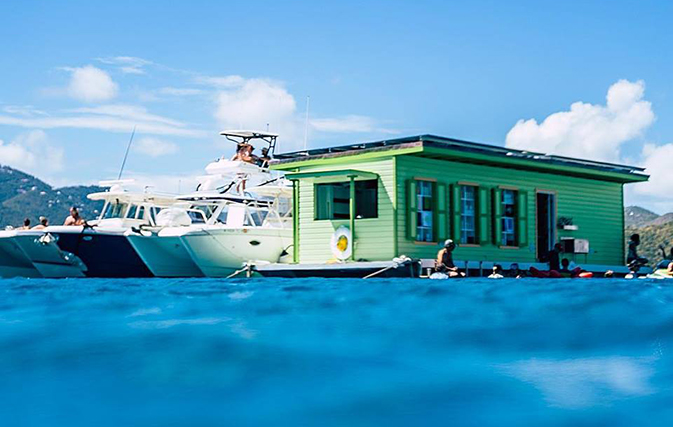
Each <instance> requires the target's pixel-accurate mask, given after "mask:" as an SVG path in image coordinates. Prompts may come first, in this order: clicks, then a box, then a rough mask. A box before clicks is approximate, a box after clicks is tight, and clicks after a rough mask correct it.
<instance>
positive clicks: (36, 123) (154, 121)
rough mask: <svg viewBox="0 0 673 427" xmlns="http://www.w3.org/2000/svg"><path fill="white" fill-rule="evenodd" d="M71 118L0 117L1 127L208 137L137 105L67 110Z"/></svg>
mask: <svg viewBox="0 0 673 427" xmlns="http://www.w3.org/2000/svg"><path fill="white" fill-rule="evenodd" d="M66 112H67V113H69V114H68V115H61V116H49V117H17V116H10V115H0V125H2V124H4V125H11V126H19V127H26V128H41V129H52V128H76V129H97V130H103V131H108V132H122V133H128V132H131V130H132V129H133V128H134V127H136V128H137V131H138V132H142V133H145V134H152V135H173V136H184V137H203V136H206V135H207V133H206V132H204V131H203V130H198V129H193V128H190V127H188V126H187V125H186V124H184V123H182V122H179V121H177V120H173V119H170V118H166V117H163V116H159V115H156V114H151V113H149V112H148V111H147V110H146V109H145V108H144V107H141V106H133V105H102V106H98V107H85V108H78V109H74V110H67V111H66Z"/></svg>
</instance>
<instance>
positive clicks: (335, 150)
mask: <svg viewBox="0 0 673 427" xmlns="http://www.w3.org/2000/svg"><path fill="white" fill-rule="evenodd" d="M404 148H417V149H420V150H419V152H418V153H417V154H419V155H423V154H424V152H425V151H428V152H431V151H433V149H434V151H435V152H436V151H437V149H439V150H440V151H444V150H446V152H447V153H448V152H458V153H465V154H475V155H482V156H488V157H489V158H492V161H493V162H494V163H513V162H512V161H515V160H518V162H515V163H517V164H519V166H520V167H522V166H524V165H528V166H530V167H533V168H536V169H559V168H558V167H568V168H573V169H576V168H579V169H580V170H581V169H586V170H587V172H589V171H593V172H594V173H593V174H595V173H596V172H599V173H600V172H604V173H610V174H615V173H616V174H624V175H629V176H630V177H631V179H627V180H626V181H644V180H646V179H647V178H648V176H647V175H646V174H644V173H642V172H644V171H645V169H644V168H641V167H638V166H629V165H622V164H617V163H609V162H599V161H593V160H584V159H578V158H573V157H565V156H557V155H551V154H544V153H538V152H534V151H527V150H517V149H513V148H507V147H502V146H497V145H490V144H483V143H478V142H470V141H464V140H460V139H455V138H446V137H442V136H437V135H429V134H424V135H415V136H408V137H403V138H395V139H387V140H381V141H374V142H364V143H356V144H349V145H341V146H336V147H326V148H316V149H310V150H302V151H295V152H288V153H280V154H276V155H275V156H274V159H273V160H272V162H271V164H272V165H277V166H280V167H279V168H281V169H282V168H283V167H282V166H283V165H289V164H291V163H298V162H305V161H309V160H320V159H328V158H335V157H342V156H351V155H357V154H362V153H365V152H375V151H379V152H380V151H394V150H396V149H404ZM426 149H427V150H426ZM400 154H402V153H400ZM625 178H626V177H625Z"/></svg>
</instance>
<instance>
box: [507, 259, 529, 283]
mask: <svg viewBox="0 0 673 427" xmlns="http://www.w3.org/2000/svg"><path fill="white" fill-rule="evenodd" d="M506 276H507V277H509V278H512V279H521V278H523V277H526V272H525V271H523V270H521V269H520V268H519V264H517V263H515V262H513V263H512V264H511V265H510V266H509V270H508V271H507V274H506Z"/></svg>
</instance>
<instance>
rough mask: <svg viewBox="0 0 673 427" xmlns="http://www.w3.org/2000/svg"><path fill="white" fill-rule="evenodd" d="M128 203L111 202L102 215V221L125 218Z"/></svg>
mask: <svg viewBox="0 0 673 427" xmlns="http://www.w3.org/2000/svg"><path fill="white" fill-rule="evenodd" d="M127 207H128V203H119V202H111V203H108V204H107V205H106V207H105V210H104V211H103V214H102V215H101V219H113V218H124V213H125V212H126V208H127Z"/></svg>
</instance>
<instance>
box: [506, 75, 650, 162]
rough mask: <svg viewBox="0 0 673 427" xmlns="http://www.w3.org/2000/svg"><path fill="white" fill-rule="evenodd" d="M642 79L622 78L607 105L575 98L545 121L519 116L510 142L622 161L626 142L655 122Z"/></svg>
mask: <svg viewBox="0 0 673 427" xmlns="http://www.w3.org/2000/svg"><path fill="white" fill-rule="evenodd" d="M644 93H645V84H644V82H642V81H637V82H635V83H634V82H630V81H627V80H620V81H618V82H617V83H615V84H613V85H612V86H610V89H609V90H608V93H607V97H606V100H607V102H606V105H594V104H588V103H584V102H581V101H580V102H575V103H574V104H572V105H571V106H570V110H569V111H561V112H558V113H554V114H551V115H550V116H548V117H547V118H546V119H544V121H543V122H542V123H538V122H537V121H536V120H535V119H530V120H519V122H517V124H516V125H515V126H514V127H513V128H512V129H511V130H510V131H509V133H508V134H507V139H506V145H507V147H511V148H518V149H524V150H531V151H541V152H544V153H553V154H561V155H567V156H572V157H581V158H588V159H594V160H605V161H619V159H620V149H621V147H622V145H623V144H624V143H625V142H627V141H630V140H632V139H634V138H636V137H639V136H641V135H642V133H643V132H644V131H645V130H646V129H647V128H648V127H649V126H650V125H651V124H652V123H653V122H654V119H655V116H654V112H653V111H652V105H651V103H650V102H648V101H645V100H644V99H643V96H644Z"/></svg>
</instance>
